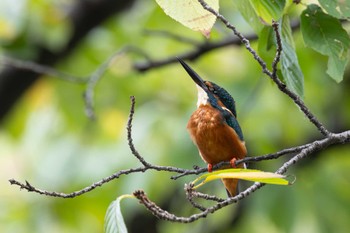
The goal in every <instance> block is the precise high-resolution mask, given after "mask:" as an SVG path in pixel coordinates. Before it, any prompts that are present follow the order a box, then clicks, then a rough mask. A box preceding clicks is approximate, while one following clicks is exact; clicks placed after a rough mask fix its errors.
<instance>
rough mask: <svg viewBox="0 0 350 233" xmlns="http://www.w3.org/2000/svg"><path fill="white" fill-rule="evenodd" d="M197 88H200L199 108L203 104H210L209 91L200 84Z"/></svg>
mask: <svg viewBox="0 0 350 233" xmlns="http://www.w3.org/2000/svg"><path fill="white" fill-rule="evenodd" d="M196 86H197V90H198V101H197V108H198V107H199V106H201V105H207V104H208V99H209V97H208V95H207V93H206V92H205V91H204V90H203V89H202V88H201V87H200V86H198V85H196Z"/></svg>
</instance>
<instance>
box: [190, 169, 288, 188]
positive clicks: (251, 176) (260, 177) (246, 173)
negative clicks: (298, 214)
mask: <svg viewBox="0 0 350 233" xmlns="http://www.w3.org/2000/svg"><path fill="white" fill-rule="evenodd" d="M223 178H233V179H242V180H249V181H254V182H261V183H266V184H277V185H289V184H291V183H290V182H289V181H288V180H286V179H285V176H283V175H280V174H276V173H272V172H263V171H259V170H253V169H243V168H231V169H225V170H219V171H214V172H211V173H207V174H204V175H201V176H200V177H198V178H197V179H195V180H194V181H193V182H192V183H193V184H194V185H195V184H196V183H198V182H200V181H201V182H200V183H199V184H197V185H196V186H195V187H194V188H195V189H196V188H198V187H200V186H202V185H203V184H205V183H207V182H210V181H212V180H216V179H223Z"/></svg>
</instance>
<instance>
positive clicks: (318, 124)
mask: <svg viewBox="0 0 350 233" xmlns="http://www.w3.org/2000/svg"><path fill="white" fill-rule="evenodd" d="M198 2H199V3H200V4H201V5H202V6H203V8H204V9H205V10H207V11H209V12H210V13H212V14H213V15H215V16H216V17H217V18H218V19H220V20H221V22H223V23H224V24H225V25H226V27H227V28H229V29H231V30H232V32H233V33H234V34H235V35H236V36H237V37H238V38H239V39H240V40H241V42H242V43H243V44H244V45H245V47H246V49H247V50H248V51H249V52H250V53H251V54H252V55H253V57H254V59H255V60H256V61H257V62H258V63H259V65H260V66H261V68H262V71H263V73H264V74H266V75H267V76H269V77H270V78H271V79H272V81H273V82H275V83H276V85H277V87H278V89H279V90H280V91H282V92H283V93H284V94H286V95H288V96H289V97H290V98H291V99H292V100H293V101H294V103H295V104H296V105H297V106H298V107H299V108H300V110H301V111H302V112H303V113H304V114H305V116H306V117H307V118H308V119H309V121H310V122H311V123H313V124H314V125H315V126H316V127H317V129H318V130H319V131H320V132H321V133H322V134H323V135H324V136H326V137H327V136H329V135H330V134H331V132H329V131H328V130H327V129H326V128H325V127H324V126H323V124H322V123H321V122H320V121H319V120H318V119H317V118H316V116H315V115H314V114H312V113H311V111H310V110H309V108H308V107H306V105H305V103H304V102H303V101H302V100H301V99H300V98H299V96H298V95H296V94H295V93H294V92H292V91H291V90H289V89H288V88H287V87H286V85H285V84H284V83H283V82H282V81H281V80H280V79H279V78H278V76H277V74H276V73H273V72H271V71H270V70H269V69H268V68H267V66H266V63H265V62H264V61H263V59H262V58H261V57H260V56H259V55H258V54H257V52H256V51H255V50H254V49H253V48H252V47H251V46H250V42H249V40H248V39H247V38H245V37H244V35H243V34H241V33H240V32H239V31H237V29H236V27H235V26H233V25H232V24H231V23H230V22H229V21H228V20H227V19H226V18H225V17H224V16H223V15H221V14H220V13H219V12H217V11H215V10H214V9H213V8H211V7H210V6H209V5H208V4H207V3H206V2H205V1H204V0H198ZM273 28H274V31H275V34H276V37H277V42H278V38H280V35H279V32H278V23H277V22H275V23H274V26H273ZM277 47H278V48H277V53H276V57H275V59H274V67H275V66H277V63H278V61H279V60H280V58H279V57H277V56H280V54H281V53H280V52H281V51H282V50H281V49H282V45H281V43H280V44H277ZM279 50H281V51H280V52H279ZM274 69H276V67H275V68H274Z"/></svg>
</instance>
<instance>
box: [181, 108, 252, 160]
mask: <svg viewBox="0 0 350 233" xmlns="http://www.w3.org/2000/svg"><path fill="white" fill-rule="evenodd" d="M187 129H188V131H189V133H190V135H191V138H192V140H193V142H194V143H195V144H196V145H197V147H198V150H199V153H200V155H201V157H202V158H203V160H204V161H205V162H207V163H210V164H212V165H215V164H217V163H219V162H222V161H230V160H231V159H233V158H236V159H242V158H244V157H245V155H246V154H247V149H246V147H245V143H244V142H243V141H241V140H240V139H239V137H238V135H237V134H236V132H235V131H234V130H233V129H232V128H231V127H230V126H229V125H227V124H226V123H225V120H224V119H223V117H222V116H221V114H220V112H219V110H217V109H215V108H213V107H211V106H209V105H202V106H200V107H199V108H198V109H197V110H196V111H195V112H194V113H193V114H192V116H191V118H190V120H189V122H188V124H187Z"/></svg>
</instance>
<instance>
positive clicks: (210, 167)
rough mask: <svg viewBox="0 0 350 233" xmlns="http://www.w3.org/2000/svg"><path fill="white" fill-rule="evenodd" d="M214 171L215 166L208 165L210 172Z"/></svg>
mask: <svg viewBox="0 0 350 233" xmlns="http://www.w3.org/2000/svg"><path fill="white" fill-rule="evenodd" d="M212 171H213V165H212V164H210V163H208V172H212Z"/></svg>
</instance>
